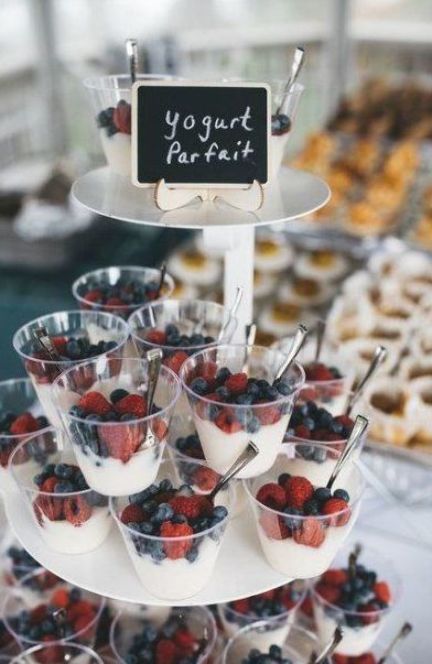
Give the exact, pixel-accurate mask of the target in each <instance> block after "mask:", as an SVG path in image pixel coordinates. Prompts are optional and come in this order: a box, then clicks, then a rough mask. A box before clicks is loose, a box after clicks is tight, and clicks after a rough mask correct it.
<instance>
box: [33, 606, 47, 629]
mask: <svg viewBox="0 0 432 664" xmlns="http://www.w3.org/2000/svg"><path fill="white" fill-rule="evenodd" d="M46 614H47V607H46V604H38V605H37V606H35V608H34V609H32V610H31V613H30V622H31V623H32V625H37V624H38V623H40V622H42V620H43V619H44V618H45V616H46Z"/></svg>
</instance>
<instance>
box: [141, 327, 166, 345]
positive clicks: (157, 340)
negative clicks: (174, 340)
mask: <svg viewBox="0 0 432 664" xmlns="http://www.w3.org/2000/svg"><path fill="white" fill-rule="evenodd" d="M146 340H147V341H149V342H150V343H151V344H156V345H157V346H164V345H165V344H166V334H165V332H164V331H163V330H150V331H149V332H148V333H147V335H146Z"/></svg>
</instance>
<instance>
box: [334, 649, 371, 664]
mask: <svg viewBox="0 0 432 664" xmlns="http://www.w3.org/2000/svg"><path fill="white" fill-rule="evenodd" d="M377 661H378V660H377V658H376V657H375V655H374V654H373V653H371V652H365V653H363V655H357V656H356V657H348V656H347V655H338V654H334V655H333V659H332V662H333V664H377Z"/></svg>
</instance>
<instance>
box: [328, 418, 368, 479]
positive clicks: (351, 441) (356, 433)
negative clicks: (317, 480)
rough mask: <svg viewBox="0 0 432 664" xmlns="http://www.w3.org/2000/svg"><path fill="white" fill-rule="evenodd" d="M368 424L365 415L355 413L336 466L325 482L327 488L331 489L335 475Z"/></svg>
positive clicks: (354, 447)
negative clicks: (349, 432)
mask: <svg viewBox="0 0 432 664" xmlns="http://www.w3.org/2000/svg"><path fill="white" fill-rule="evenodd" d="M368 424H369V421H368V420H367V419H366V417H363V415H357V417H356V420H355V422H354V426H353V429H352V431H351V434H350V437H349V438H348V440H347V442H346V445H345V447H344V449H343V452H342V454H341V455H340V457H339V458H338V460H337V463H336V466H335V467H334V468H333V471H332V474H331V475H330V478H329V481H328V482H327V489H331V488H332V487H333V484H334V483H335V481H336V478H337V476H338V475H339V473H340V471H341V470H342V468H343V467H344V465H345V464H346V463H347V461H348V460H349V459H350V458H351V456H352V454H353V452H354V451H355V449H356V447H357V445H358V443H359V442H360V440H361V438H362V436H363V434H364V432H365V431H366V429H367V427H368Z"/></svg>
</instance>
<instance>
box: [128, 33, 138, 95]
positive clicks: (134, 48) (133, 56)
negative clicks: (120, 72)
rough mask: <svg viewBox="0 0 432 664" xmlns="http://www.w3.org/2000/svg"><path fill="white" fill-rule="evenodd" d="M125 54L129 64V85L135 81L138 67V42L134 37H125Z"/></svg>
mask: <svg viewBox="0 0 432 664" xmlns="http://www.w3.org/2000/svg"><path fill="white" fill-rule="evenodd" d="M125 44H126V55H127V59H128V65H129V74H130V79H131V85H133V84H134V83H135V81H136V74H137V68H138V42H137V40H136V39H126V42H125Z"/></svg>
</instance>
